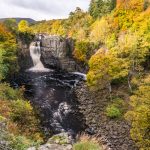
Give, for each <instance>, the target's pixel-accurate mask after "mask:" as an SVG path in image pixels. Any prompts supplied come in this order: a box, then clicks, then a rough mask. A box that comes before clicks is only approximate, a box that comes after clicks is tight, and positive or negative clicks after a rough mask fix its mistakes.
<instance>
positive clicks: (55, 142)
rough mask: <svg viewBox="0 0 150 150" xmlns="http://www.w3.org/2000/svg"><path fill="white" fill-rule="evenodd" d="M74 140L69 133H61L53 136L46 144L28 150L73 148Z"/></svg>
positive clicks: (64, 149)
mask: <svg viewBox="0 0 150 150" xmlns="http://www.w3.org/2000/svg"><path fill="white" fill-rule="evenodd" d="M72 142H73V141H72V138H71V137H70V136H69V134H68V133H60V134H57V135H54V136H52V137H51V138H50V139H49V140H48V142H47V143H46V144H44V145H41V146H39V147H37V148H36V147H31V148H29V149H28V150H72Z"/></svg>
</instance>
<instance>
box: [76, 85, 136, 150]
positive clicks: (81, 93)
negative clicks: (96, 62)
mask: <svg viewBox="0 0 150 150" xmlns="http://www.w3.org/2000/svg"><path fill="white" fill-rule="evenodd" d="M75 93H76V96H77V99H78V102H79V103H80V104H79V106H80V112H81V113H82V114H83V115H84V117H85V120H86V125H87V126H88V127H89V128H88V129H87V132H88V133H90V134H95V135H98V136H99V137H100V139H101V141H102V142H103V144H106V145H108V147H109V148H110V149H112V150H137V147H136V146H135V143H134V142H133V141H132V139H131V137H130V125H129V124H128V123H127V122H126V121H125V120H124V119H123V118H121V119H109V118H108V117H107V116H106V114H105V109H106V106H107V105H108V103H109V99H108V95H109V94H108V92H107V90H101V91H99V92H91V91H90V90H89V89H88V87H87V86H86V84H85V83H83V84H81V85H80V86H77V87H76V90H75Z"/></svg>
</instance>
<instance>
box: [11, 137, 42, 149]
mask: <svg viewBox="0 0 150 150" xmlns="http://www.w3.org/2000/svg"><path fill="white" fill-rule="evenodd" d="M38 144H39V143H38V142H37V143H36V142H35V141H33V140H31V139H27V138H26V137H24V136H13V135H11V136H10V147H11V148H12V149H15V150H27V148H29V147H33V146H37V145H38Z"/></svg>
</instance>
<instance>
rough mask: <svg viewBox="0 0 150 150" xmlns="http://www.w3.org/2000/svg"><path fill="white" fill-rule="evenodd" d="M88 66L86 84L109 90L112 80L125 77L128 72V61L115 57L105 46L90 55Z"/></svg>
mask: <svg viewBox="0 0 150 150" xmlns="http://www.w3.org/2000/svg"><path fill="white" fill-rule="evenodd" d="M89 67H90V70H89V72H88V74H87V81H88V84H89V85H90V86H91V87H93V88H95V89H102V88H105V87H107V88H108V89H109V92H111V83H112V80H114V79H119V78H123V77H126V76H127V74H128V63H125V61H124V60H123V59H121V58H117V57H116V56H115V55H114V54H113V53H111V52H109V51H108V49H106V48H101V49H100V50H99V51H97V52H96V54H95V55H93V56H92V57H91V59H90V61H89Z"/></svg>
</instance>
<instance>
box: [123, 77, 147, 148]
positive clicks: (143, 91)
mask: <svg viewBox="0 0 150 150" xmlns="http://www.w3.org/2000/svg"><path fill="white" fill-rule="evenodd" d="M149 91H150V76H147V77H146V78H145V79H143V81H142V83H141V85H140V86H139V88H138V90H137V91H136V92H135V93H134V95H133V96H131V97H130V105H131V106H132V109H131V110H129V111H128V112H127V113H126V115H125V118H126V119H127V120H128V121H130V123H131V126H132V128H131V130H130V133H131V137H132V139H133V140H134V141H135V142H136V143H137V145H138V146H139V148H140V150H148V149H149V148H150V138H149V137H150V109H149V106H150V92H149Z"/></svg>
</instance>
